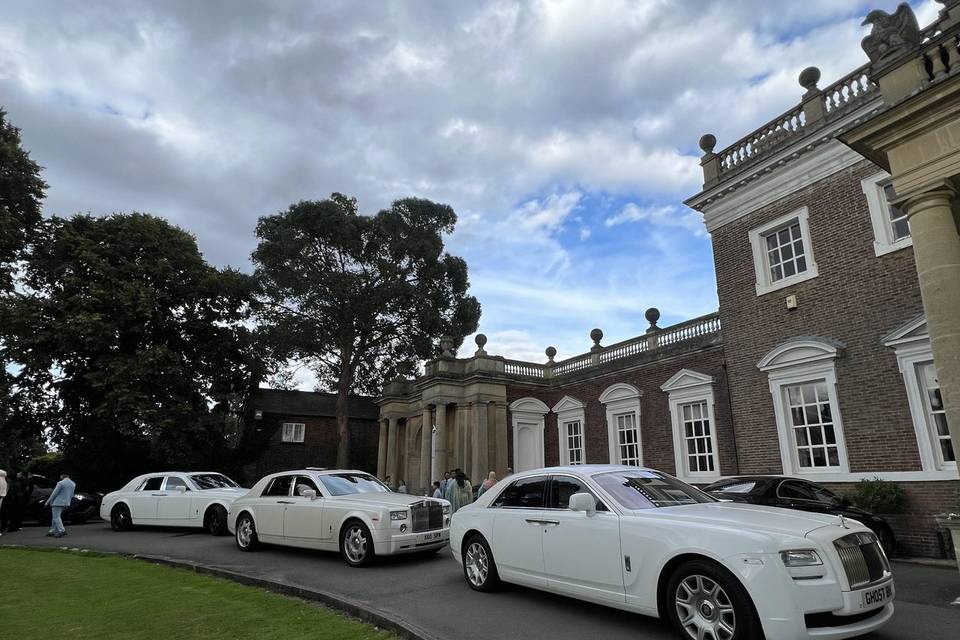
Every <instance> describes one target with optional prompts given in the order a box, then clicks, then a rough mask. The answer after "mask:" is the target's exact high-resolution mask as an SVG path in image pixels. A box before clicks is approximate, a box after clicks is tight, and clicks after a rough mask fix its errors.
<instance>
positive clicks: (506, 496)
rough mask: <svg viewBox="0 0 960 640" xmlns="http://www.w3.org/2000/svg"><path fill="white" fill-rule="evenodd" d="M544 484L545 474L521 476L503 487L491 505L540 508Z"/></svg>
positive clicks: (545, 481)
mask: <svg viewBox="0 0 960 640" xmlns="http://www.w3.org/2000/svg"><path fill="white" fill-rule="evenodd" d="M546 484H547V478H546V477H545V476H535V477H533V478H521V479H520V480H517V481H516V482H513V483H512V484H510V486H508V487H507V488H506V489H504V490H503V493H501V494H500V496H499V497H498V498H497V499H496V501H495V502H494V503H493V506H495V507H524V508H527V509H541V508H543V494H544V489H545V488H546Z"/></svg>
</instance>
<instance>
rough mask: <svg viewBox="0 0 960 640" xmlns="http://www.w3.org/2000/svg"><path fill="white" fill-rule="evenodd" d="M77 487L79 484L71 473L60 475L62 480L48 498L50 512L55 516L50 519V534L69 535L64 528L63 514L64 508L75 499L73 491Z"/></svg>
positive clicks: (59, 536)
mask: <svg viewBox="0 0 960 640" xmlns="http://www.w3.org/2000/svg"><path fill="white" fill-rule="evenodd" d="M76 489H77V485H76V484H75V483H74V482H73V480H71V479H70V475H69V474H67V473H64V474H63V475H61V476H60V482H58V483H57V486H55V487H54V488H53V492H52V493H51V494H50V497H49V498H47V506H49V507H50V513H51V515H52V516H53V518H52V519H51V521H50V531H48V532H47V535H48V536H52V537H54V538H62V537H63V536H65V535H67V530H66V529H64V528H63V520H62V518H61V516H62V515H63V510H64V509H66V508H67V507H69V506H70V503H71V502H72V501H73V492H74V491H76Z"/></svg>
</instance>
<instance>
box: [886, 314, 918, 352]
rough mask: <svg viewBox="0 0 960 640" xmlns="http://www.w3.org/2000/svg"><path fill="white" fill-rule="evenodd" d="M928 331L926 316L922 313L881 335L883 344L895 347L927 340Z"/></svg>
mask: <svg viewBox="0 0 960 640" xmlns="http://www.w3.org/2000/svg"><path fill="white" fill-rule="evenodd" d="M929 340H930V332H929V331H928V330H927V317H926V316H925V315H923V314H922V313H921V314H920V315H919V316H917V317H916V318H914V319H913V320H911V321H910V322H907V323H906V324H902V325H900V326H899V327H897V328H896V329H895V330H893V331H891V332H890V333H888V334H887V335H885V336H884V337H883V346H885V347H897V346H900V345H904V344H909V343H911V342H920V341H929Z"/></svg>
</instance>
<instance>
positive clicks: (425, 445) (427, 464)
mask: <svg viewBox="0 0 960 640" xmlns="http://www.w3.org/2000/svg"><path fill="white" fill-rule="evenodd" d="M430 414H431V412H430V407H425V408H424V409H423V425H422V426H421V427H420V485H421V487H424V488H426V487H429V486H430V483H431V482H433V480H434V477H435V476H434V477H431V474H430V472H431V469H432V465H433V459H432V458H431V456H430V447H431V445H432V444H433V420H432V418H431V415H430Z"/></svg>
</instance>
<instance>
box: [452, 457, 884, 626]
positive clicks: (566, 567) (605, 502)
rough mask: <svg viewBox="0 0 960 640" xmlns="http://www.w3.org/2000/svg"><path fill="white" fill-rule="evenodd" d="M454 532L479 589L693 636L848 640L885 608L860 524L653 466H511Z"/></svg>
mask: <svg viewBox="0 0 960 640" xmlns="http://www.w3.org/2000/svg"><path fill="white" fill-rule="evenodd" d="M450 532H451V533H450V547H451V549H452V551H453V555H454V557H455V558H456V560H457V561H458V562H459V563H460V564H461V565H462V567H463V573H464V577H465V579H466V581H467V583H468V584H469V585H470V587H471V588H473V589H474V590H476V591H490V590H491V589H493V588H495V587H496V586H497V584H498V583H499V582H500V581H501V580H503V581H505V582H512V583H516V584H520V585H526V586H529V587H534V588H537V589H543V590H546V591H552V592H556V593H561V594H565V595H568V596H572V597H575V598H580V599H583V600H589V601H591V602H597V603H601V604H605V605H609V606H611V607H616V608H618V609H626V610H631V611H636V612H639V613H643V614H646V615H651V616H656V617H665V618H669V619H670V620H671V621H672V623H673V625H674V626H675V627H676V629H677V630H678V631H679V633H680V635H681V636H682V637H683V638H687V639H689V640H704V639H709V640H747V639H753V638H760V637H764V634H765V637H766V638H767V640H798V639H801V638H802V639H807V638H828V639H839V638H850V637H853V636H857V635H860V634H863V633H867V632H869V631H872V630H874V629H876V628H878V627H880V626H881V625H883V624H884V623H886V622H887V621H888V620H889V619H890V617H891V616H892V615H893V597H894V588H893V578H892V576H891V572H890V565H889V563H888V562H887V558H886V556H885V555H884V553H883V549H882V548H881V547H880V545H879V544H878V543H877V538H876V536H875V535H874V534H873V533H872V532H871V531H870V530H869V529H867V528H866V527H864V526H863V525H861V524H860V523H859V522H855V521H853V520H846V521H844V520H842V519H841V518H839V517H837V516H826V515H819V514H810V513H803V512H797V511H790V510H787V509H778V508H775V507H763V506H757V505H748V504H739V503H734V502H721V501H718V500H717V499H715V498H713V497H711V496H709V495H707V494H705V493H703V492H702V491H700V490H698V489H696V488H695V487H692V486H690V485H687V484H685V483H683V482H681V481H679V480H677V479H676V478H674V477H672V476H670V475H667V474H665V473H662V472H659V471H655V470H650V469H643V468H639V467H624V466H614V465H580V466H570V467H554V468H550V469H540V470H535V471H528V472H524V473H518V474H515V475H512V476H510V477H508V478H506V479H504V480H501V481H500V482H499V483H497V484H496V485H495V486H493V487H492V488H491V489H489V490H488V491H486V492H485V493H484V494H483V495H482V496H481V497H480V498H479V499H478V500H477V501H476V502H474V503H473V504H471V505H468V506H466V507H463V508H462V509H460V510H458V511H457V513H456V514H454V516H453V522H452V524H451V527H450Z"/></svg>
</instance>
